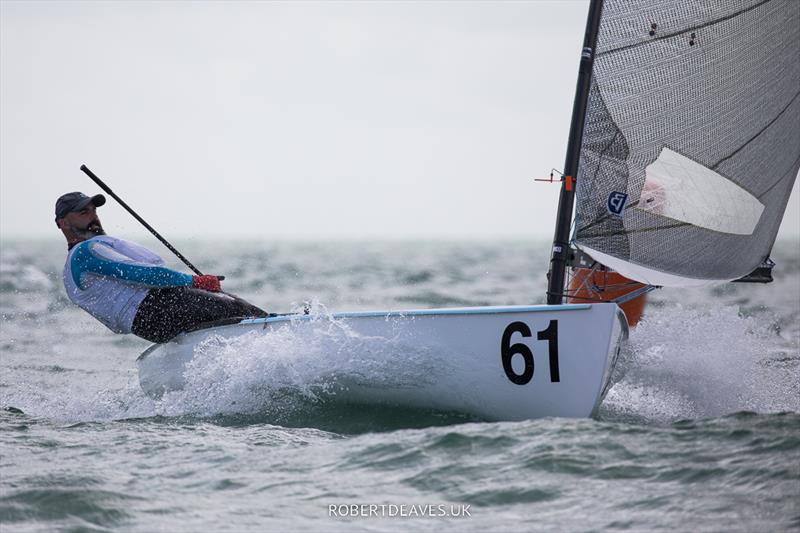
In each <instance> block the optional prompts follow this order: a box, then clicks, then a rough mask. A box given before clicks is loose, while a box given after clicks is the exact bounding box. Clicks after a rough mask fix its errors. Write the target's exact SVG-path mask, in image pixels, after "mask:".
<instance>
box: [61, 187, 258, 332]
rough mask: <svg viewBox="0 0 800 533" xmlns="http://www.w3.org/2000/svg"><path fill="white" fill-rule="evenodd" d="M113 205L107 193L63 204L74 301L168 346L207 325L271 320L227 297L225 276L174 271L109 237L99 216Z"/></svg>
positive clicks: (118, 328)
mask: <svg viewBox="0 0 800 533" xmlns="http://www.w3.org/2000/svg"><path fill="white" fill-rule="evenodd" d="M105 203H106V199H105V196H103V195H102V194H96V195H94V196H92V197H89V196H86V195H85V194H83V193H81V192H70V193H67V194H64V195H62V196H61V197H60V198H59V199H58V200H57V201H56V225H57V226H58V227H59V228H60V229H61V231H62V232H63V233H64V237H66V239H67V246H68V249H69V253H68V255H67V262H66V264H65V265H64V287H65V288H66V290H67V296H69V299H70V300H72V302H73V303H75V304H76V305H78V306H79V307H81V308H82V309H84V310H85V311H87V312H88V313H89V314H91V315H92V316H93V317H95V318H96V319H97V320H99V321H100V322H102V323H103V324H105V325H106V326H107V327H108V328H109V329H110V330H111V331H113V332H115V333H133V334H134V335H137V336H139V337H141V338H143V339H146V340H149V341H151V342H166V341H168V340H170V339H171V338H173V337H174V336H175V335H177V334H178V333H180V332H182V331H190V330H192V329H198V326H200V325H201V324H203V323H207V322H213V321H218V320H223V319H227V318H242V317H264V316H268V314H267V313H266V312H265V311H263V310H261V309H259V308H258V307H256V306H254V305H251V304H249V303H248V302H246V301H244V300H242V299H241V298H237V297H236V296H233V295H230V294H227V293H224V292H222V289H221V287H220V282H219V278H218V277H217V276H210V275H204V276H190V275H189V274H184V273H182V272H178V271H176V270H171V269H169V268H166V267H165V266H164V260H163V259H161V258H160V257H159V256H158V255H156V254H154V253H153V252H151V251H150V250H148V249H146V248H144V247H142V246H140V245H138V244H135V243H132V242H128V241H124V240H122V239H117V238H114V237H109V236H108V235H106V233H105V231H103V226H102V225H101V224H100V219H99V218H98V216H97V211H96V209H97V208H98V207H100V206H101V205H103V204H105Z"/></svg>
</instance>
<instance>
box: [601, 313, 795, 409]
mask: <svg viewBox="0 0 800 533" xmlns="http://www.w3.org/2000/svg"><path fill="white" fill-rule="evenodd" d="M776 320H777V319H776V318H775V317H769V316H765V315H760V316H759V317H744V316H742V315H740V313H739V309H738V307H736V306H726V307H711V306H708V307H702V306H698V307H694V308H692V309H686V308H684V307H682V306H680V305H674V306H671V307H666V308H662V309H652V308H651V309H649V310H648V314H647V317H646V319H645V320H643V321H642V322H641V323H640V324H639V326H638V327H636V328H635V329H634V330H632V331H631V336H630V343H631V350H632V352H633V354H634V356H633V358H632V360H631V362H630V363H629V365H630V366H629V368H628V369H627V373H626V374H625V377H624V378H623V379H622V380H621V381H620V382H619V383H617V384H616V385H615V386H614V387H613V388H612V389H611V390H610V391H609V394H608V396H607V397H606V400H605V402H604V405H603V409H602V412H601V416H602V417H604V418H614V417H617V416H633V417H636V418H639V419H642V420H645V421H653V422H668V421H673V420H677V419H682V418H709V417H717V416H723V415H726V414H730V413H735V412H739V411H754V412H759V413H772V412H782V411H800V394H798V383H800V356H799V355H798V351H797V345H796V342H794V343H793V342H792V341H787V340H785V339H782V338H780V337H779V335H778V333H777V331H776V328H775V327H774V326H773V322H774V321H776Z"/></svg>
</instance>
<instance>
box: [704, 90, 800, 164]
mask: <svg viewBox="0 0 800 533" xmlns="http://www.w3.org/2000/svg"><path fill="white" fill-rule="evenodd" d="M798 96H800V91H797V93H796V94H795V95H794V96H793V97H792V99H791V100H790V101H789V103H788V104H786V107H784V108H783V109H781V112H780V113H778V114H777V115H775V118H773V119H772V120H770V121H769V122H768V123H767V125H766V126H764V127H763V128H761V130H759V132H758V133H756V134H755V135H753V136H752V137H750V139H748V140H747V141H746V142H745V143H744V144H743V145H741V146H740V147H739V148H737V149H736V150H735V151H734V152H733V153H732V154H730V155H728V156H725V157H723V158H722V159H720V160H719V161H717V162H716V163H714V164H713V165H712V166H710V167H708V168H710V169H712V170H716V169H717V167H718V166H720V165H721V164H722V163H724V162H725V161H727V160H728V159H730V158H731V157H733V156H735V155H736V154H738V153H739V152H740V151H742V150H743V149H744V147H745V146H747V145H748V144H750V143H751V142H753V141H754V140H756V138H757V137H758V136H759V135H761V134H762V133H764V132H765V131H766V130H767V129H768V128H769V127H770V126H772V125H773V124H774V123H775V122H776V121H777V120H778V119H779V118H781V116H782V115H783V114H784V113H785V112H786V111H787V110H788V109H789V108H790V107H791V106H792V104H793V103H794V101H795V100H797V97H798Z"/></svg>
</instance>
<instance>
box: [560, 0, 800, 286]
mask: <svg viewBox="0 0 800 533" xmlns="http://www.w3.org/2000/svg"><path fill="white" fill-rule="evenodd" d="M798 58H800V2H797V1H796V0H737V1H730V0H696V1H686V0H655V1H654V0H605V2H604V3H603V8H602V17H601V20H600V28H599V36H598V42H597V49H596V53H595V59H594V67H593V72H592V85H591V89H590V92H589V99H588V105H587V112H586V118H585V125H584V133H583V140H582V145H581V154H580V165H579V172H578V180H577V193H576V194H577V198H576V217H575V232H574V235H573V240H574V242H575V244H576V245H577V246H578V247H579V248H582V249H583V250H584V251H586V252H587V253H589V254H590V255H592V256H593V257H594V258H595V259H596V260H598V261H600V262H602V263H603V264H605V265H606V266H609V267H611V268H614V269H616V270H618V271H619V272H621V273H622V274H624V275H626V276H628V277H631V278H633V279H636V280H638V281H642V282H645V283H651V284H654V285H695V284H700V283H706V282H708V281H713V280H731V279H736V278H739V277H741V276H744V275H746V274H748V273H750V272H751V271H752V270H754V269H755V268H756V267H757V266H758V265H759V264H760V263H761V262H762V261H763V260H764V259H765V258H766V257H767V256H768V255H769V252H770V250H771V248H772V245H773V243H774V241H775V236H776V234H777V231H778V228H779V226H780V222H781V219H782V218H783V213H784V210H785V208H786V204H787V202H788V199H789V195H790V192H791V189H792V185H793V183H794V181H795V179H796V177H797V174H798V168H800V60H798Z"/></svg>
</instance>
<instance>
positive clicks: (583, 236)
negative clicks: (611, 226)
mask: <svg viewBox="0 0 800 533" xmlns="http://www.w3.org/2000/svg"><path fill="white" fill-rule="evenodd" d="M691 225H692V224H689V223H688V222H679V223H677V224H670V225H668V226H658V227H656V228H641V229H632V230H626V231H617V232H612V231H608V232H605V233H595V234H593V235H581V239H582V240H585V239H594V238H597V237H613V236H615V235H630V234H631V233H645V232H648V231H660V230H665V229H675V228H682V227H685V226H691Z"/></svg>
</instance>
